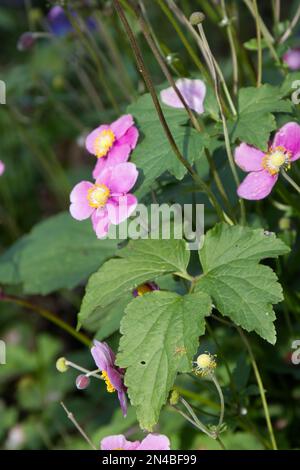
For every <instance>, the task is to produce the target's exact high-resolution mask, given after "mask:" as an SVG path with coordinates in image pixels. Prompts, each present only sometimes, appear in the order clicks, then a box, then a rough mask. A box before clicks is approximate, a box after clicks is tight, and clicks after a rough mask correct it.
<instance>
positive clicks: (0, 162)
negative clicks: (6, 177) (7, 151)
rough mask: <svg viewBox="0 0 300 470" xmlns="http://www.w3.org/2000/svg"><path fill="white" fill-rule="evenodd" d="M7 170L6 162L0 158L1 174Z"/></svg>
mask: <svg viewBox="0 0 300 470" xmlns="http://www.w3.org/2000/svg"><path fill="white" fill-rule="evenodd" d="M4 172H5V164H4V163H3V161H2V160H0V176H1V175H3V173H4Z"/></svg>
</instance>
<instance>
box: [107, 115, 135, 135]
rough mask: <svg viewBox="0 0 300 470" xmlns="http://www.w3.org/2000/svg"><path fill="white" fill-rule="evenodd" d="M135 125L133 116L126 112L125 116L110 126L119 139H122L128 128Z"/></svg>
mask: <svg viewBox="0 0 300 470" xmlns="http://www.w3.org/2000/svg"><path fill="white" fill-rule="evenodd" d="M133 125H134V122H133V117H132V116H131V114H124V116H121V117H120V118H119V119H117V120H116V121H114V122H113V123H112V124H111V125H110V128H111V130H112V131H113V133H114V134H115V136H116V138H117V139H120V138H121V137H122V136H123V135H124V134H125V133H126V132H127V131H128V129H129V128H130V127H131V126H133Z"/></svg>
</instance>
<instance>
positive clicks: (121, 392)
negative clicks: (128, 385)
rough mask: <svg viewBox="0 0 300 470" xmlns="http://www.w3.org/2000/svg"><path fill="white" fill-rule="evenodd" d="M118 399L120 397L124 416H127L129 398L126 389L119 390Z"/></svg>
mask: <svg viewBox="0 0 300 470" xmlns="http://www.w3.org/2000/svg"><path fill="white" fill-rule="evenodd" d="M118 399H119V402H120V406H121V410H122V413H123V416H124V418H126V416H127V398H126V393H125V391H124V390H119V391H118ZM137 443H138V444H139V442H138V441H137ZM135 449H136V447H135Z"/></svg>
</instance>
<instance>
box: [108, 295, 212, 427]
mask: <svg viewBox="0 0 300 470" xmlns="http://www.w3.org/2000/svg"><path fill="white" fill-rule="evenodd" d="M210 311H211V299H210V298H209V296H208V295H206V294H204V293H202V292H200V293H198V294H191V295H185V296H180V295H178V294H175V293H171V292H162V291H156V292H152V293H150V294H146V295H144V296H143V297H138V298H136V299H134V300H133V301H132V302H131V303H130V304H129V305H128V307H127V309H126V315H125V317H124V318H123V320H122V323H121V333H122V334H123V337H122V338H121V341H120V351H119V353H118V356H117V364H118V365H119V366H120V367H123V368H126V374H125V384H126V386H127V387H128V395H129V398H130V401H131V404H132V405H133V406H135V407H136V412H137V417H138V420H139V422H140V425H141V427H142V428H143V429H147V430H149V431H151V430H152V428H153V426H154V425H155V424H156V423H157V421H158V418H159V413H160V410H161V407H162V406H163V405H164V404H165V402H166V400H167V398H168V393H169V391H170V389H171V388H172V386H173V384H174V381H175V378H176V374H177V373H178V372H189V371H191V369H192V360H193V356H194V354H195V353H196V352H197V347H198V337H199V336H200V335H203V334H204V331H205V316H207V315H209V314H210Z"/></svg>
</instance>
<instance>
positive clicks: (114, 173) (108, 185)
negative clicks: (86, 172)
mask: <svg viewBox="0 0 300 470" xmlns="http://www.w3.org/2000/svg"><path fill="white" fill-rule="evenodd" d="M137 177H138V171H137V169H136V166H135V165H134V164H133V163H120V164H118V165H116V166H114V167H106V168H105V169H104V170H103V171H102V172H101V175H100V176H99V177H98V178H97V180H96V182H95V183H94V184H93V183H91V182H89V181H81V182H80V183H78V184H77V185H76V186H75V187H74V188H73V190H72V192H71V194H70V200H71V205H70V213H71V215H72V217H74V219H76V220H84V219H88V218H89V217H91V219H92V224H93V228H94V230H95V233H96V235H97V237H98V238H103V237H105V236H106V235H107V233H108V230H109V226H110V224H114V225H118V224H120V223H121V222H123V221H124V220H126V219H127V218H128V217H130V215H131V214H132V213H133V212H134V210H135V208H136V206H137V199H136V197H135V196H133V194H127V193H128V192H129V191H130V189H131V188H132V187H133V186H134V185H135V182H136V180H137Z"/></svg>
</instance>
